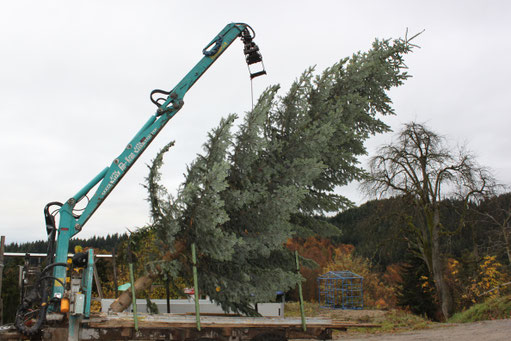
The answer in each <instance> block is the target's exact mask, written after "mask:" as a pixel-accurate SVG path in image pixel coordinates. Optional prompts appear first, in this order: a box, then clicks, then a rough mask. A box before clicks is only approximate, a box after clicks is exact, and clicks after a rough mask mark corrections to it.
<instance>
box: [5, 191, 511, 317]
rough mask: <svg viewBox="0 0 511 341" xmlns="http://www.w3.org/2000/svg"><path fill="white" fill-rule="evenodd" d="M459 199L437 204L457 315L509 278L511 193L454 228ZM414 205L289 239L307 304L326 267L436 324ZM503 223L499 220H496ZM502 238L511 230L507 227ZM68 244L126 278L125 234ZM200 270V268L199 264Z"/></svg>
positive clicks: (394, 202)
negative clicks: (412, 219)
mask: <svg viewBox="0 0 511 341" xmlns="http://www.w3.org/2000/svg"><path fill="white" fill-rule="evenodd" d="M457 206H459V202H453V201H449V200H446V201H444V202H442V217H443V220H444V221H447V222H448V223H446V225H445V226H446V228H447V231H446V236H447V238H444V239H443V241H442V250H443V253H444V255H445V257H446V260H447V263H448V267H447V268H446V273H445V276H446V277H448V279H449V283H450V285H451V290H452V292H453V295H454V299H455V303H456V311H461V310H463V309H464V308H467V307H469V306H471V305H472V304H473V303H475V302H478V301H480V300H482V299H484V298H485V297H486V296H478V295H480V294H481V293H483V292H485V291H487V290H489V289H491V288H493V287H496V286H498V285H499V284H503V283H506V282H508V281H509V280H510V279H511V260H510V259H509V254H508V247H509V244H507V242H506V237H505V235H504V234H503V232H506V230H503V229H502V225H501V224H499V223H498V222H499V221H501V222H503V223H505V219H506V215H505V210H507V215H509V214H510V213H511V212H510V211H509V208H510V207H511V193H505V194H501V195H499V196H496V197H493V198H490V199H487V200H484V201H482V202H480V203H479V204H477V205H474V206H473V207H471V208H470V212H469V214H468V215H465V217H464V220H465V223H464V226H463V228H461V229H459V230H458V229H457V227H458V225H459V220H460V218H461V215H462V213H461V210H459V207H458V208H457ZM412 213H413V208H412V207H411V206H410V205H409V204H408V203H407V202H406V199H405V198H403V197H393V198H388V199H381V200H372V201H369V202H367V203H365V204H363V205H361V206H359V207H353V208H351V209H348V210H345V211H344V212H341V213H339V214H337V215H336V216H334V217H330V218H324V219H327V220H329V221H330V222H331V223H332V225H333V226H335V227H336V230H329V231H318V232H311V231H309V232H307V233H305V234H302V235H301V236H296V237H294V238H292V239H290V240H288V241H287V243H286V247H287V248H288V249H290V250H298V251H299V253H300V254H301V256H303V257H305V258H308V259H311V260H313V261H314V262H315V263H316V264H314V265H312V266H310V267H307V266H304V267H302V270H301V274H302V276H303V277H304V278H305V281H304V282H303V293H304V299H305V300H307V301H317V300H318V293H317V292H318V291H317V289H318V288H317V281H316V278H317V277H318V276H319V275H321V274H323V273H325V272H327V271H331V270H351V271H353V272H355V273H357V274H360V275H362V276H364V283H365V284H364V295H365V297H364V298H365V304H366V307H369V308H394V307H402V308H405V309H409V310H410V311H412V312H414V313H416V314H419V315H427V316H428V317H430V318H432V319H441V317H440V312H439V308H438V302H437V297H436V296H437V294H436V292H435V288H434V285H433V283H432V279H431V277H430V274H429V273H428V270H427V267H426V266H424V264H423V263H422V262H421V261H420V259H419V257H418V255H417V253H416V252H415V251H414V250H413V248H411V247H410V244H409V241H408V239H409V238H410V235H409V232H408V228H407V225H406V216H407V215H409V214H412ZM499 219H502V220H499ZM507 233H509V228H508V227H507ZM72 242H73V247H74V246H75V245H80V246H82V247H84V248H88V247H91V248H94V250H95V252H97V253H112V251H113V250H114V248H115V249H116V250H117V254H118V255H117V257H118V258H117V272H118V274H119V278H120V279H119V285H120V284H122V283H124V282H123V280H124V281H127V266H126V263H125V260H124V259H123V258H124V257H125V253H123V251H122V250H124V249H125V248H126V246H127V245H126V244H127V242H128V235H127V234H123V235H118V234H114V235H108V236H106V237H94V238H90V239H76V240H73V241H72ZM45 251H46V242H44V241H39V242H31V243H23V244H17V243H12V244H8V245H6V252H32V253H35V252H45ZM134 252H135V254H136V255H137V262H136V263H135V265H136V268H137V273H138V275H142V274H143V273H144V264H143V263H144V259H145V257H147V253H148V252H149V250H147V249H144V246H143V245H140V246H139V247H137V248H135V250H134ZM21 264H22V260H21V259H13V258H8V259H7V260H6V267H5V269H4V285H3V292H2V298H3V300H4V304H5V309H4V321H10V320H11V317H12V316H13V315H10V314H13V312H14V309H15V308H16V306H17V303H18V302H19V289H18V278H17V276H18V269H17V266H18V265H21ZM98 270H99V275H100V277H101V283H102V287H103V291H104V294H105V296H107V297H110V298H113V297H114V296H115V290H114V288H113V276H112V262H111V260H105V259H101V260H99V261H98ZM199 271H200V266H199ZM174 281H175V285H174V287H173V290H172V298H178V297H184V294H183V292H182V289H183V288H185V287H187V286H190V285H191V283H190V281H189V279H188V280H186V279H178V280H174ZM146 295H148V296H151V297H152V298H163V297H165V292H164V290H163V289H162V287H161V283H160V282H158V283H155V286H154V287H153V288H152V289H150V290H149V291H148V292H147V293H146ZM287 299H289V300H296V299H297V292H296V290H290V291H289V292H288V293H287Z"/></svg>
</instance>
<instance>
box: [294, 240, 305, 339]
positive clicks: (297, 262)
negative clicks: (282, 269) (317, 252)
mask: <svg viewBox="0 0 511 341" xmlns="http://www.w3.org/2000/svg"><path fill="white" fill-rule="evenodd" d="M295 259H296V273H298V274H300V261H299V260H298V250H295ZM298 296H299V298H300V315H301V316H302V328H303V331H307V323H306V321H305V310H304V306H303V295H302V282H301V281H300V282H298Z"/></svg>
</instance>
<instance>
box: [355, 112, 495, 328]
mask: <svg viewBox="0 0 511 341" xmlns="http://www.w3.org/2000/svg"><path fill="white" fill-rule="evenodd" d="M397 137H398V140H397V142H395V143H391V144H388V145H384V146H382V147H381V148H380V149H379V151H378V154H377V155H376V156H374V157H373V158H371V160H370V177H369V178H368V180H367V181H366V182H365V183H364V187H365V189H366V191H367V192H368V193H370V194H373V195H377V196H380V197H382V196H389V195H402V196H404V197H406V198H408V199H410V200H411V202H412V203H413V205H414V207H415V209H416V216H415V217H409V219H408V227H409V230H410V231H411V236H412V237H411V238H410V239H409V240H410V243H411V244H412V246H413V248H414V249H415V250H417V251H418V254H419V256H420V257H421V258H422V259H423V260H424V262H425V263H426V265H427V267H428V270H429V272H430V273H431V274H432V276H433V279H434V282H435V286H436V289H437V292H438V295H439V300H440V303H441V306H442V313H443V315H444V317H445V318H446V319H447V318H448V317H449V316H450V314H451V312H452V308H453V303H452V295H451V292H450V289H449V287H448V284H447V282H446V280H445V278H444V263H445V262H444V261H445V258H444V257H443V256H442V252H441V249H440V238H441V235H442V231H443V230H444V226H443V225H442V221H441V218H440V201H441V200H443V199H446V198H456V199H458V200H461V201H462V202H464V203H465V204H468V202H469V201H470V200H472V199H473V198H475V197H477V196H479V195H484V194H485V193H486V192H488V191H489V190H491V189H492V188H493V187H494V179H493V177H492V176H491V174H490V172H489V171H488V170H487V169H485V168H483V167H480V166H479V165H478V164H477V163H476V161H475V159H474V157H473V155H471V154H470V153H469V152H467V151H466V150H465V149H463V148H461V149H459V150H457V151H456V150H455V149H453V148H450V147H449V146H448V145H447V143H446V141H445V138H443V137H442V136H439V135H438V134H436V133H435V132H433V131H431V130H429V129H428V128H427V127H426V126H425V125H423V124H418V123H414V122H412V123H408V124H405V126H404V128H403V130H401V131H400V132H399V134H398V135H397ZM462 225H463V219H462V220H461V223H460V226H459V228H461V227H462Z"/></svg>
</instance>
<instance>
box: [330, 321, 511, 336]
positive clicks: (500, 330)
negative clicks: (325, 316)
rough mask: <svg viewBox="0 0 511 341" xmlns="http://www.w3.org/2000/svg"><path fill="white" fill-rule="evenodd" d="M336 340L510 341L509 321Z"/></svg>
mask: <svg viewBox="0 0 511 341" xmlns="http://www.w3.org/2000/svg"><path fill="white" fill-rule="evenodd" d="M335 339H336V340H364V341H366V340H378V341H380V340H381V341H404V340H411V341H429V340H452V341H457V340H460V341H481V340H482V341H506V340H510V341H511V319H506V320H493V321H482V322H473V323H463V324H446V325H442V326H439V327H435V328H431V329H424V330H419V331H414V332H404V333H398V334H376V335H360V334H358V335H338V336H336V338H335Z"/></svg>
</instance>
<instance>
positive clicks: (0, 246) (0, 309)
mask: <svg viewBox="0 0 511 341" xmlns="http://www.w3.org/2000/svg"><path fill="white" fill-rule="evenodd" d="M4 251H5V236H2V237H1V239H0V326H3V325H4V301H3V300H2V280H3V275H4Z"/></svg>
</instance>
